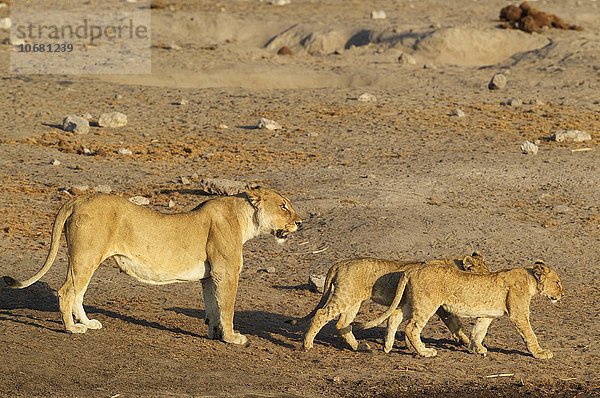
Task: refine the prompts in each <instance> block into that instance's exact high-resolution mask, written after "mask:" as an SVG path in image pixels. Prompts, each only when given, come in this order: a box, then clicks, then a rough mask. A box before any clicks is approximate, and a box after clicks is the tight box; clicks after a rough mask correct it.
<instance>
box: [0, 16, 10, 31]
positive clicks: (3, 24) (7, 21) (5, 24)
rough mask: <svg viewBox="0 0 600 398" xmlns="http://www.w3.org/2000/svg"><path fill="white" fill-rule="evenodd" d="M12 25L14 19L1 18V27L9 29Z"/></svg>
mask: <svg viewBox="0 0 600 398" xmlns="http://www.w3.org/2000/svg"><path fill="white" fill-rule="evenodd" d="M11 26H12V20H11V19H10V18H8V17H7V18H0V29H4V30H8V29H10V27H11Z"/></svg>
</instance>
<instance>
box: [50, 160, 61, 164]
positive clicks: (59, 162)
mask: <svg viewBox="0 0 600 398" xmlns="http://www.w3.org/2000/svg"><path fill="white" fill-rule="evenodd" d="M50 164H51V165H52V166H60V165H61V161H60V160H58V159H52V162H50Z"/></svg>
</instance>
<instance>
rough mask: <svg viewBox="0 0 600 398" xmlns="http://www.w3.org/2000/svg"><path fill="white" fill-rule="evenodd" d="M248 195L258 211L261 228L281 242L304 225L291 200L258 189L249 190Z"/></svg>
mask: <svg viewBox="0 0 600 398" xmlns="http://www.w3.org/2000/svg"><path fill="white" fill-rule="evenodd" d="M246 194H247V196H248V199H249V200H250V203H252V206H254V208H255V209H256V210H257V211H256V217H257V221H258V224H259V226H260V228H261V229H262V230H268V231H269V232H270V233H272V234H273V235H275V237H276V238H277V239H278V241H279V242H283V241H285V239H287V237H288V235H289V234H290V233H292V232H295V231H296V230H298V227H299V226H300V224H302V218H300V216H299V215H298V214H297V213H296V210H294V208H293V207H292V204H291V203H290V200H289V199H288V198H286V197H285V196H283V195H281V194H280V193H278V192H277V191H274V190H272V189H266V188H256V189H250V190H248V191H247V192H246Z"/></svg>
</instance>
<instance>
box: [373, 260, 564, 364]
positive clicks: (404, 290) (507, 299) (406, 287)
mask: <svg viewBox="0 0 600 398" xmlns="http://www.w3.org/2000/svg"><path fill="white" fill-rule="evenodd" d="M536 294H540V295H542V296H545V297H547V298H549V299H550V300H551V301H552V302H553V303H556V302H557V301H558V300H560V299H561V297H562V296H563V294H564V293H563V286H562V284H561V282H560V278H559V276H558V274H557V273H556V271H554V270H553V269H551V268H550V267H547V266H546V265H545V264H544V262H543V261H540V260H538V261H536V262H535V264H534V265H533V266H532V267H524V268H515V269H510V270H503V271H498V272H492V273H490V274H487V275H481V274H479V275H478V274H473V273H468V272H461V271H459V270H458V269H456V268H454V267H447V266H443V265H432V266H421V267H413V268H411V269H410V270H407V271H406V272H405V273H403V276H402V279H401V280H400V282H399V284H398V292H397V295H396V297H395V298H394V302H393V303H392V305H391V306H390V308H388V310H387V311H386V312H385V313H384V314H383V315H382V316H380V317H379V318H377V319H375V320H373V321H371V322H368V323H366V324H365V325H364V328H369V327H373V326H376V325H378V324H379V323H381V322H383V321H385V320H386V319H387V320H388V325H396V326H397V325H399V324H400V322H401V321H402V317H406V318H410V321H409V322H408V324H407V326H406V329H405V340H406V346H407V347H412V348H414V350H415V351H416V352H417V353H418V354H419V355H422V356H425V357H433V356H435V355H436V354H437V352H436V350H435V349H433V348H427V347H425V345H424V344H423V342H422V341H421V331H422V330H423V327H424V326H425V324H426V323H427V321H428V320H429V318H431V316H432V315H433V314H434V313H436V311H438V308H440V307H441V308H443V309H444V310H445V311H447V312H448V313H449V314H452V315H454V316H458V317H471V318H477V320H476V322H475V325H474V326H473V331H472V333H471V343H470V345H469V349H470V351H472V352H475V353H478V354H482V355H484V356H485V355H486V353H487V349H486V348H485V347H484V346H483V344H482V342H483V339H484V337H485V335H486V334H487V329H488V327H489V326H490V323H491V322H492V321H493V320H494V319H495V318H499V317H501V316H502V315H504V314H507V315H508V316H509V317H510V320H511V322H512V323H513V325H515V327H516V328H517V331H518V332H519V334H520V335H521V337H522V338H523V340H524V341H525V344H527V349H528V350H529V352H531V354H532V355H533V356H534V357H535V358H539V359H548V358H552V356H553V355H552V352H550V351H548V350H543V349H542V348H541V347H540V345H539V343H538V341H537V337H536V336H535V333H534V332H533V330H532V328H531V324H530V323H529V304H530V302H531V298H532V297H533V296H534V295H536ZM400 303H405V304H404V305H403V306H402V311H398V310H396V307H397V305H398V304H400ZM388 317H389V318H388ZM388 335H389V334H388ZM386 343H387V342H386Z"/></svg>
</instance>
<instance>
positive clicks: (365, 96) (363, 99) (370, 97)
mask: <svg viewBox="0 0 600 398" xmlns="http://www.w3.org/2000/svg"><path fill="white" fill-rule="evenodd" d="M357 99H358V100H359V101H360V102H377V97H376V96H374V95H373V94H369V93H362V94H361V95H359V96H358V98H357Z"/></svg>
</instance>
